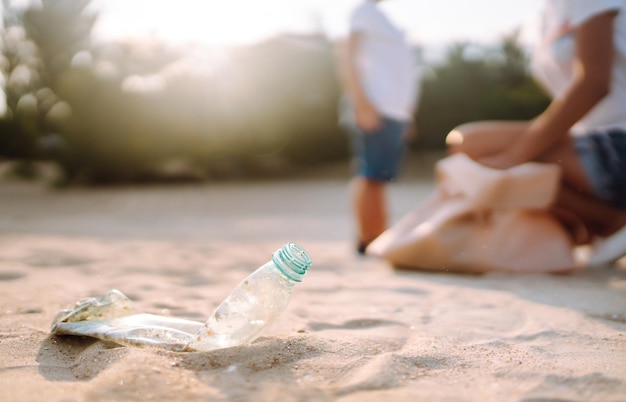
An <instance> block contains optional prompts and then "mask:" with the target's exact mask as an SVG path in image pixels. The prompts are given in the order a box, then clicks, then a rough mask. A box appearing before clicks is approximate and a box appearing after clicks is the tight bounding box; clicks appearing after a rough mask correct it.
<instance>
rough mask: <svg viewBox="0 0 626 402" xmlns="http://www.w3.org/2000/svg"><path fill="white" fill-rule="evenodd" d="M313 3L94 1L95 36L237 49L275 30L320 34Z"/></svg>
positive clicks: (275, 0) (283, 0)
mask: <svg viewBox="0 0 626 402" xmlns="http://www.w3.org/2000/svg"><path fill="white" fill-rule="evenodd" d="M311 4H312V1H311V2H308V1H297V2H290V1H286V0H263V1H250V0H223V1H217V0H204V1H198V0H132V1H129V0H96V1H94V6H95V7H96V8H97V9H98V10H99V11H100V19H99V22H98V24H97V25H96V27H95V35H96V37H103V38H121V37H142V38H145V37H153V38H155V39H164V40H166V41H168V42H175V43H188V42H197V43H204V44H212V45H222V44H236V43H245V42H252V41H255V40H258V39H260V38H264V37H267V36H271V35H272V34H274V33H276V32H277V31H280V30H282V31H289V32H297V31H314V30H316V29H318V27H317V26H316V24H318V22H317V15H316V13H315V11H314V7H312V6H311Z"/></svg>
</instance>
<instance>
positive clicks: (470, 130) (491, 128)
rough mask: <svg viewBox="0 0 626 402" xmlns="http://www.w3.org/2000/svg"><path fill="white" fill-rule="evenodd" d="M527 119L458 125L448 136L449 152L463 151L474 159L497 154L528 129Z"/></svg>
mask: <svg viewBox="0 0 626 402" xmlns="http://www.w3.org/2000/svg"><path fill="white" fill-rule="evenodd" d="M529 124H530V123H529V122H526V121H481V122H475V123H466V124H462V125H460V126H458V127H456V128H455V129H454V130H452V131H451V132H450V133H449V134H448V136H447V137H446V145H447V146H448V151H449V153H451V154H453V153H457V152H463V153H465V154H467V155H468V156H469V157H470V158H472V159H478V158H482V157H485V156H489V155H493V154H496V153H498V152H500V151H502V150H504V149H505V148H506V147H508V146H509V145H510V144H511V143H512V142H513V140H514V139H515V138H516V137H517V136H519V135H520V134H521V133H523V132H524V130H526V128H527V127H528V125H529Z"/></svg>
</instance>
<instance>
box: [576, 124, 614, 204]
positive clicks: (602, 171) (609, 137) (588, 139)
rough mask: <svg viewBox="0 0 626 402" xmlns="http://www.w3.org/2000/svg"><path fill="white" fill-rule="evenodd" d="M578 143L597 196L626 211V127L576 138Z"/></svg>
mask: <svg viewBox="0 0 626 402" xmlns="http://www.w3.org/2000/svg"><path fill="white" fill-rule="evenodd" d="M575 146H576V152H577V153H578V155H579V157H580V159H581V163H582V165H583V168H584V170H585V172H586V173H587V178H588V179H589V181H590V182H591V185H592V187H593V189H594V192H595V195H596V196H597V197H598V198H600V199H601V200H604V201H606V202H607V203H609V204H610V205H612V206H613V207H615V208H617V209H621V210H626V130H620V129H612V130H607V131H603V132H599V131H598V132H592V133H589V134H588V135H585V136H580V137H576V139H575Z"/></svg>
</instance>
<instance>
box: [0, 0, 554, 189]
mask: <svg viewBox="0 0 626 402" xmlns="http://www.w3.org/2000/svg"><path fill="white" fill-rule="evenodd" d="M3 1H4V2H5V3H6V4H8V3H7V0H3ZM40 4H41V7H39V8H30V9H28V10H26V11H25V12H24V13H18V12H16V13H5V14H4V18H5V25H6V26H7V28H8V29H6V30H5V31H4V32H3V36H2V39H3V46H2V54H3V58H2V59H1V60H0V61H1V62H2V63H1V67H2V71H3V73H4V76H5V77H6V80H5V81H6V104H7V113H6V114H5V117H4V118H3V119H0V156H4V157H10V158H21V159H26V160H32V159H37V158H49V159H51V160H54V161H55V162H57V163H58V165H59V166H60V167H61V168H62V170H63V172H64V174H65V176H66V179H67V180H70V181H75V180H82V179H86V180H89V181H96V182H119V181H130V180H141V179H146V178H149V179H153V178H154V177H158V176H160V175H163V173H164V171H165V170H166V169H165V167H167V166H170V165H171V162H172V161H177V162H180V163H182V165H184V166H185V167H186V168H187V169H191V170H194V171H196V172H200V173H199V174H200V175H209V176H210V174H211V172H212V171H215V170H216V169H217V167H219V166H221V165H222V164H223V163H224V161H228V162H229V163H230V164H231V167H232V168H233V169H234V170H236V171H239V172H241V171H242V170H243V171H244V174H253V173H254V172H258V171H259V169H258V166H259V165H258V163H259V162H260V161H263V160H269V159H272V158H281V159H282V160H286V161H289V163H291V164H292V165H294V164H318V163H323V162H326V161H331V160H339V159H344V158H346V157H347V155H348V150H347V139H346V136H345V134H344V133H343V131H342V129H341V128H340V127H339V126H338V124H337V121H338V116H337V112H338V111H337V108H338V103H339V87H338V85H337V82H336V79H335V67H334V60H333V49H332V48H333V45H332V43H330V42H328V41H327V40H326V39H325V38H324V37H322V36H308V37H289V36H278V37H275V38H272V39H269V40H266V41H264V42H261V43H257V44H255V45H250V46H241V47H238V48H231V49H214V48H213V49H208V48H202V47H195V48H185V49H182V48H173V47H168V46H166V45H164V44H163V43H159V42H155V41H149V40H147V41H146V42H142V43H137V42H121V43H105V44H98V45H96V44H94V43H91V42H90V40H89V37H90V35H89V32H90V30H91V28H92V27H93V24H94V22H95V21H96V16H95V15H93V14H90V13H88V12H87V11H86V10H88V5H89V0H42V1H41V2H40ZM467 48H468V45H467V44H459V45H456V46H454V47H452V48H451V49H450V51H449V53H448V57H447V59H446V60H445V62H444V63H443V64H440V65H437V66H434V67H433V68H432V74H429V75H427V76H426V77H425V79H424V82H423V92H422V98H421V101H420V106H419V109H418V110H417V111H416V121H417V125H418V129H419V133H420V134H419V138H420V139H419V141H418V142H417V147H419V148H429V147H443V139H444V137H445V135H446V133H447V132H448V131H449V130H450V129H451V128H453V127H454V126H455V125H457V124H459V123H463V122H466V121H470V120H477V119H525V118H530V117H532V116H534V115H535V114H537V113H539V112H540V111H541V110H542V109H543V108H544V107H545V106H546V104H547V99H546V98H545V96H544V95H543V94H542V93H541V91H540V90H539V89H538V88H537V87H536V86H535V84H534V83H533V81H532V80H531V79H530V77H529V74H528V71H527V59H526V55H525V52H524V49H523V48H522V47H521V46H520V45H519V43H518V40H517V36H516V34H513V35H511V36H509V37H506V38H504V40H503V41H502V44H501V47H500V48H499V49H497V51H495V52H492V53H486V54H485V55H484V57H481V58H469V57H467V56H466V53H467ZM231 170H232V169H231ZM231 173H232V172H231Z"/></svg>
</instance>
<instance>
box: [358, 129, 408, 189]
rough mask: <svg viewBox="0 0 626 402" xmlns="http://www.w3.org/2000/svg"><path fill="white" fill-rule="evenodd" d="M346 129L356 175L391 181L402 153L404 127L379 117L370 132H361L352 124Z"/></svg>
mask: <svg viewBox="0 0 626 402" xmlns="http://www.w3.org/2000/svg"><path fill="white" fill-rule="evenodd" d="M348 126H349V131H350V134H351V140H352V141H351V142H352V152H353V156H354V159H355V162H356V173H357V174H358V175H359V176H363V177H366V178H368V179H372V180H378V181H392V180H394V179H395V177H396V174H397V173H398V167H399V165H400V160H401V159H402V155H403V153H404V149H405V147H404V142H403V140H402V133H403V131H404V128H405V126H406V123H405V122H403V121H398V120H394V119H389V118H387V117H383V118H382V121H381V125H380V127H379V128H378V129H377V130H376V131H373V132H363V131H362V130H361V129H359V128H358V127H356V126H355V125H354V124H349V125H348Z"/></svg>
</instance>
